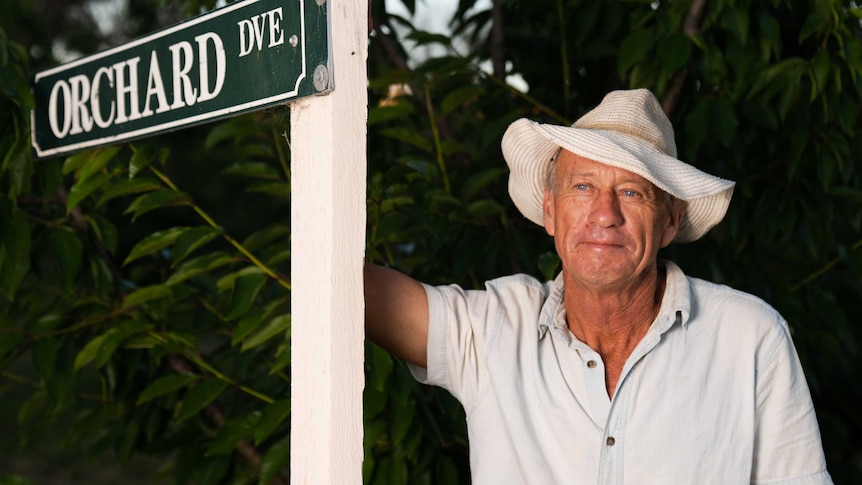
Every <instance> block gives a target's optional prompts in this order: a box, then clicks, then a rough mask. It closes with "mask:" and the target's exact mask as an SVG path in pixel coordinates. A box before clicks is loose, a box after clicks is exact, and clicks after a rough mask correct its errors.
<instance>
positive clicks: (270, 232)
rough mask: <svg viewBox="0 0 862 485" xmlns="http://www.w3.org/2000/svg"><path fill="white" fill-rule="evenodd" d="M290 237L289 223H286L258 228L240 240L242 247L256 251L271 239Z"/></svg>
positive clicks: (271, 240) (270, 241)
mask: <svg viewBox="0 0 862 485" xmlns="http://www.w3.org/2000/svg"><path fill="white" fill-rule="evenodd" d="M288 237H290V225H288V224H273V225H271V226H267V227H265V228H263V229H260V230H258V231H256V232H254V233H252V234H251V235H250V236H248V237H247V238H245V240H244V241H243V242H242V245H243V247H245V248H246V249H248V250H249V251H251V252H255V251H258V250H260V249H262V248H264V247H265V246H267V245H268V244H270V243H272V242H273V241H278V240H281V239H286V238H288Z"/></svg>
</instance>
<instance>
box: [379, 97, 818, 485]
mask: <svg viewBox="0 0 862 485" xmlns="http://www.w3.org/2000/svg"><path fill="white" fill-rule="evenodd" d="M502 147H503V155H504V157H505V159H506V161H507V163H508V165H509V167H510V169H511V175H510V179H509V193H510V195H511V196H512V199H513V201H514V202H515V205H516V206H517V207H518V209H519V210H520V211H521V212H522V213H523V214H524V216H526V217H527V218H528V219H529V220H531V221H533V222H535V223H536V224H539V225H542V226H544V228H545V230H546V231H547V233H548V234H549V235H551V236H553V238H554V244H555V247H556V251H557V253H558V254H559V256H560V259H561V261H562V272H561V273H560V275H559V276H558V277H557V278H556V280H555V281H551V282H547V283H544V284H543V283H541V282H539V281H537V280H535V279H533V278H530V277H527V276H524V275H516V276H511V277H505V278H500V279H497V280H494V281H490V282H487V283H486V285H485V290H484V291H465V290H463V289H461V288H458V287H456V286H448V287H431V286H426V285H422V284H420V283H418V282H416V281H414V280H412V279H411V278H409V277H407V276H405V275H402V274H399V273H396V272H393V271H390V270H386V269H383V268H377V267H372V266H369V267H367V268H366V304H367V310H366V321H367V323H366V327H367V331H368V334H369V337H370V338H372V339H373V340H375V341H376V342H377V343H379V344H380V345H382V346H383V347H384V348H386V349H388V350H389V351H391V352H393V353H394V354H396V355H398V356H399V357H402V358H404V359H406V360H407V361H408V362H410V363H411V370H412V372H413V373H414V375H415V376H416V377H417V378H418V379H419V380H420V381H422V382H425V383H428V384H434V385H438V386H442V387H444V388H446V389H448V390H449V391H450V392H451V393H452V394H453V395H454V396H455V397H456V398H457V399H458V400H459V401H460V402H461V403H462V404H463V405H464V408H465V411H466V414H467V425H468V432H469V438H470V462H471V472H472V475H473V482H474V483H476V484H510V483H511V484H520V483H530V484H553V483H609V484H610V483H614V484H695V483H696V484H703V483H715V484H739V483H770V484H778V483H788V484H789V483H793V484H794V485H799V484H828V483H831V478H830V476H829V474H828V472H827V471H826V465H825V460H824V457H823V451H822V447H821V443H820V433H819V429H818V426H817V421H816V418H815V415H814V410H813V407H812V404H811V397H810V394H809V391H808V387H807V385H806V383H805V378H804V375H803V372H802V368H801V366H800V364H799V360H798V358H797V355H796V351H795V349H794V347H793V343H792V341H791V338H790V333H789V331H788V328H787V324H786V322H785V321H784V320H783V318H782V317H781V316H780V315H779V314H778V313H777V312H776V311H775V310H774V309H773V308H771V307H770V306H768V305H767V304H766V303H764V302H763V301H761V300H760V299H758V298H756V297H754V296H751V295H748V294H745V293H742V292H739V291H736V290H733V289H730V288H727V287H724V286H720V285H716V284H712V283H708V282H706V281H702V280H699V279H695V278H690V277H687V276H685V274H683V272H682V270H681V269H680V268H679V267H677V266H676V265H675V264H673V263H671V262H667V261H658V260H657V253H658V250H659V248H661V247H664V246H666V245H668V244H669V243H670V242H671V241H678V242H688V241H694V240H696V239H698V238H700V237H701V236H703V235H704V234H705V233H706V232H707V231H709V229H710V228H712V227H713V226H714V225H715V224H717V223H718V222H719V221H721V219H722V218H723V217H724V214H725V212H726V210H727V207H728V204H729V202H730V198H731V194H732V191H733V186H734V183H733V182H731V181H728V180H724V179H721V178H718V177H714V176H712V175H709V174H706V173H704V172H702V171H700V170H698V169H696V168H694V167H692V166H691V165H688V164H686V163H684V162H682V161H680V160H678V159H677V158H676V145H675V142H674V136H673V127H672V126H671V124H670V121H669V120H668V119H667V117H666V116H665V115H664V113H663V112H662V109H661V107H660V105H659V103H658V102H657V100H656V99H655V97H654V96H653V95H652V93H650V92H649V91H646V90H634V91H615V92H612V93H610V94H608V95H607V96H606V97H605V99H604V100H603V101H602V103H601V104H600V105H599V106H598V107H596V108H595V109H593V110H592V111H590V112H589V113H587V114H586V115H584V116H583V117H582V118H581V119H579V120H578V121H577V122H576V123H575V124H574V125H572V126H571V127H566V126H553V125H540V124H537V123H534V122H532V121H528V120H524V119H521V120H518V121H516V122H514V123H513V124H512V125H511V126H510V127H509V129H508V130H507V131H506V133H505V135H504V136H503V141H502Z"/></svg>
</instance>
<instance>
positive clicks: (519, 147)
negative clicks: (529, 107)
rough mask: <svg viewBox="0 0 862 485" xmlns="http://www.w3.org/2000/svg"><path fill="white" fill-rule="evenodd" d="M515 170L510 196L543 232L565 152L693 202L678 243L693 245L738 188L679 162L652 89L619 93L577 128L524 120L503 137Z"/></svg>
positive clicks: (688, 204)
mask: <svg viewBox="0 0 862 485" xmlns="http://www.w3.org/2000/svg"><path fill="white" fill-rule="evenodd" d="M502 148H503V157H504V158H505V159H506V163H508V164H509V169H510V170H511V173H510V175H509V195H510V196H511V197H512V201H514V202H515V206H516V207H518V210H520V211H521V213H522V214H524V216H525V217H526V218H527V219H529V220H531V221H533V222H535V223H536V224H538V225H540V226H542V225H544V218H543V213H542V199H543V194H544V190H545V187H547V183H548V176H549V175H550V173H549V171H550V170H551V161H552V159H553V158H554V157H555V156H556V154H557V152H558V151H559V150H560V148H565V149H566V150H568V151H570V152H572V153H575V154H577V155H580V156H582V157H586V158H589V159H591V160H594V161H596V162H600V163H603V164H605V165H610V166H612V167H616V168H621V169H623V170H628V171H629V172H633V173H636V174H638V175H640V176H641V177H643V178H645V179H647V180H649V181H650V182H652V183H653V184H655V186H656V187H658V188H660V189H661V190H664V191H665V192H667V193H669V194H671V195H673V196H674V197H676V198H678V199H681V200H684V201H685V202H686V209H685V216H684V217H683V220H682V224H681V225H680V229H679V232H678V233H677V235H676V238H675V239H674V240H675V241H679V242H688V241H694V240H696V239H698V238H700V237H701V236H703V235H704V234H706V232H707V231H709V230H710V229H711V228H712V227H713V226H715V225H716V224H718V223H719V222H720V221H721V219H722V218H723V217H724V214H725V212H727V206H728V205H729V204H730V197H731V195H732V194H733V186H734V182H733V181H730V180H725V179H722V178H719V177H716V176H714V175H710V174H708V173H706V172H703V171H700V170H698V169H696V168H695V167H693V166H691V165H689V164H687V163H685V162H682V161H680V160H678V159H677V158H676V156H677V155H676V143H675V142H674V136H673V126H671V124H670V120H668V119H667V116H665V114H664V111H662V108H661V106H660V105H659V103H658V100H656V98H655V96H653V94H652V93H651V92H650V91H648V90H646V89H635V90H631V91H612V92H610V93H608V94H607V96H605V99H604V100H602V102H601V104H599V105H598V106H597V107H596V108H594V109H593V110H592V111H590V112H589V113H587V114H585V115H584V116H583V117H581V118H580V119H579V120H578V121H576V122H575V124H573V125H572V126H570V127H569V126H558V125H546V124H539V123H536V122H534V121H530V120H527V119H524V118H521V119H519V120H517V121H515V122H514V123H512V124H511V125H509V128H508V129H507V130H506V133H505V134H504V135H503V141H502Z"/></svg>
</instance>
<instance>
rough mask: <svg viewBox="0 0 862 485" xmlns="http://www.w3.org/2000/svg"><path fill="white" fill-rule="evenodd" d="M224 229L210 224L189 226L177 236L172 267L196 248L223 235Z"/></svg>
mask: <svg viewBox="0 0 862 485" xmlns="http://www.w3.org/2000/svg"><path fill="white" fill-rule="evenodd" d="M221 233H222V231H221V230H220V229H216V228H215V227H210V226H199V227H193V228H189V229H188V230H187V231H185V232H183V233H182V234H180V235H179V237H177V240H176V242H175V243H174V253H173V257H172V258H171V267H172V268H173V267H174V266H176V265H177V264H179V263H180V262H181V261H182V260H184V259H186V257H188V255H190V254H191V253H193V252H194V251H195V250H196V249H198V248H200V247H202V246H203V245H204V244H206V243H208V242H210V241H212V240H213V239H215V238H217V237H218V236H219V235H221Z"/></svg>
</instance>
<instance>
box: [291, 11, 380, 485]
mask: <svg viewBox="0 0 862 485" xmlns="http://www.w3.org/2000/svg"><path fill="white" fill-rule="evenodd" d="M327 3H328V9H329V18H330V22H329V29H330V35H331V37H330V39H331V40H330V45H331V59H332V66H333V75H334V80H335V81H334V86H335V89H334V91H333V92H332V93H330V94H328V95H325V96H312V97H309V98H303V99H300V100H298V101H295V102H294V103H293V104H292V106H291V115H290V122H291V131H290V139H291V184H292V186H291V191H292V196H291V239H292V242H291V284H292V297H291V313H292V330H291V332H292V333H291V421H290V422H291V448H290V453H291V456H290V467H291V484H294V485H296V484H314V485H323V484H334V485H342V484H359V483H361V482H362V450H363V448H362V389H363V386H364V383H365V377H364V373H363V338H364V328H363V320H364V317H363V315H364V299H363V289H362V288H363V284H362V266H363V259H364V251H365V217H366V215H365V178H366V168H365V162H366V159H365V146H366V129H365V122H366V119H367V104H368V98H367V92H366V68H365V61H366V56H367V46H368V39H367V35H368V32H367V14H368V5H367V3H366V2H364V1H363V2H357V1H347V0H327Z"/></svg>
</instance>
